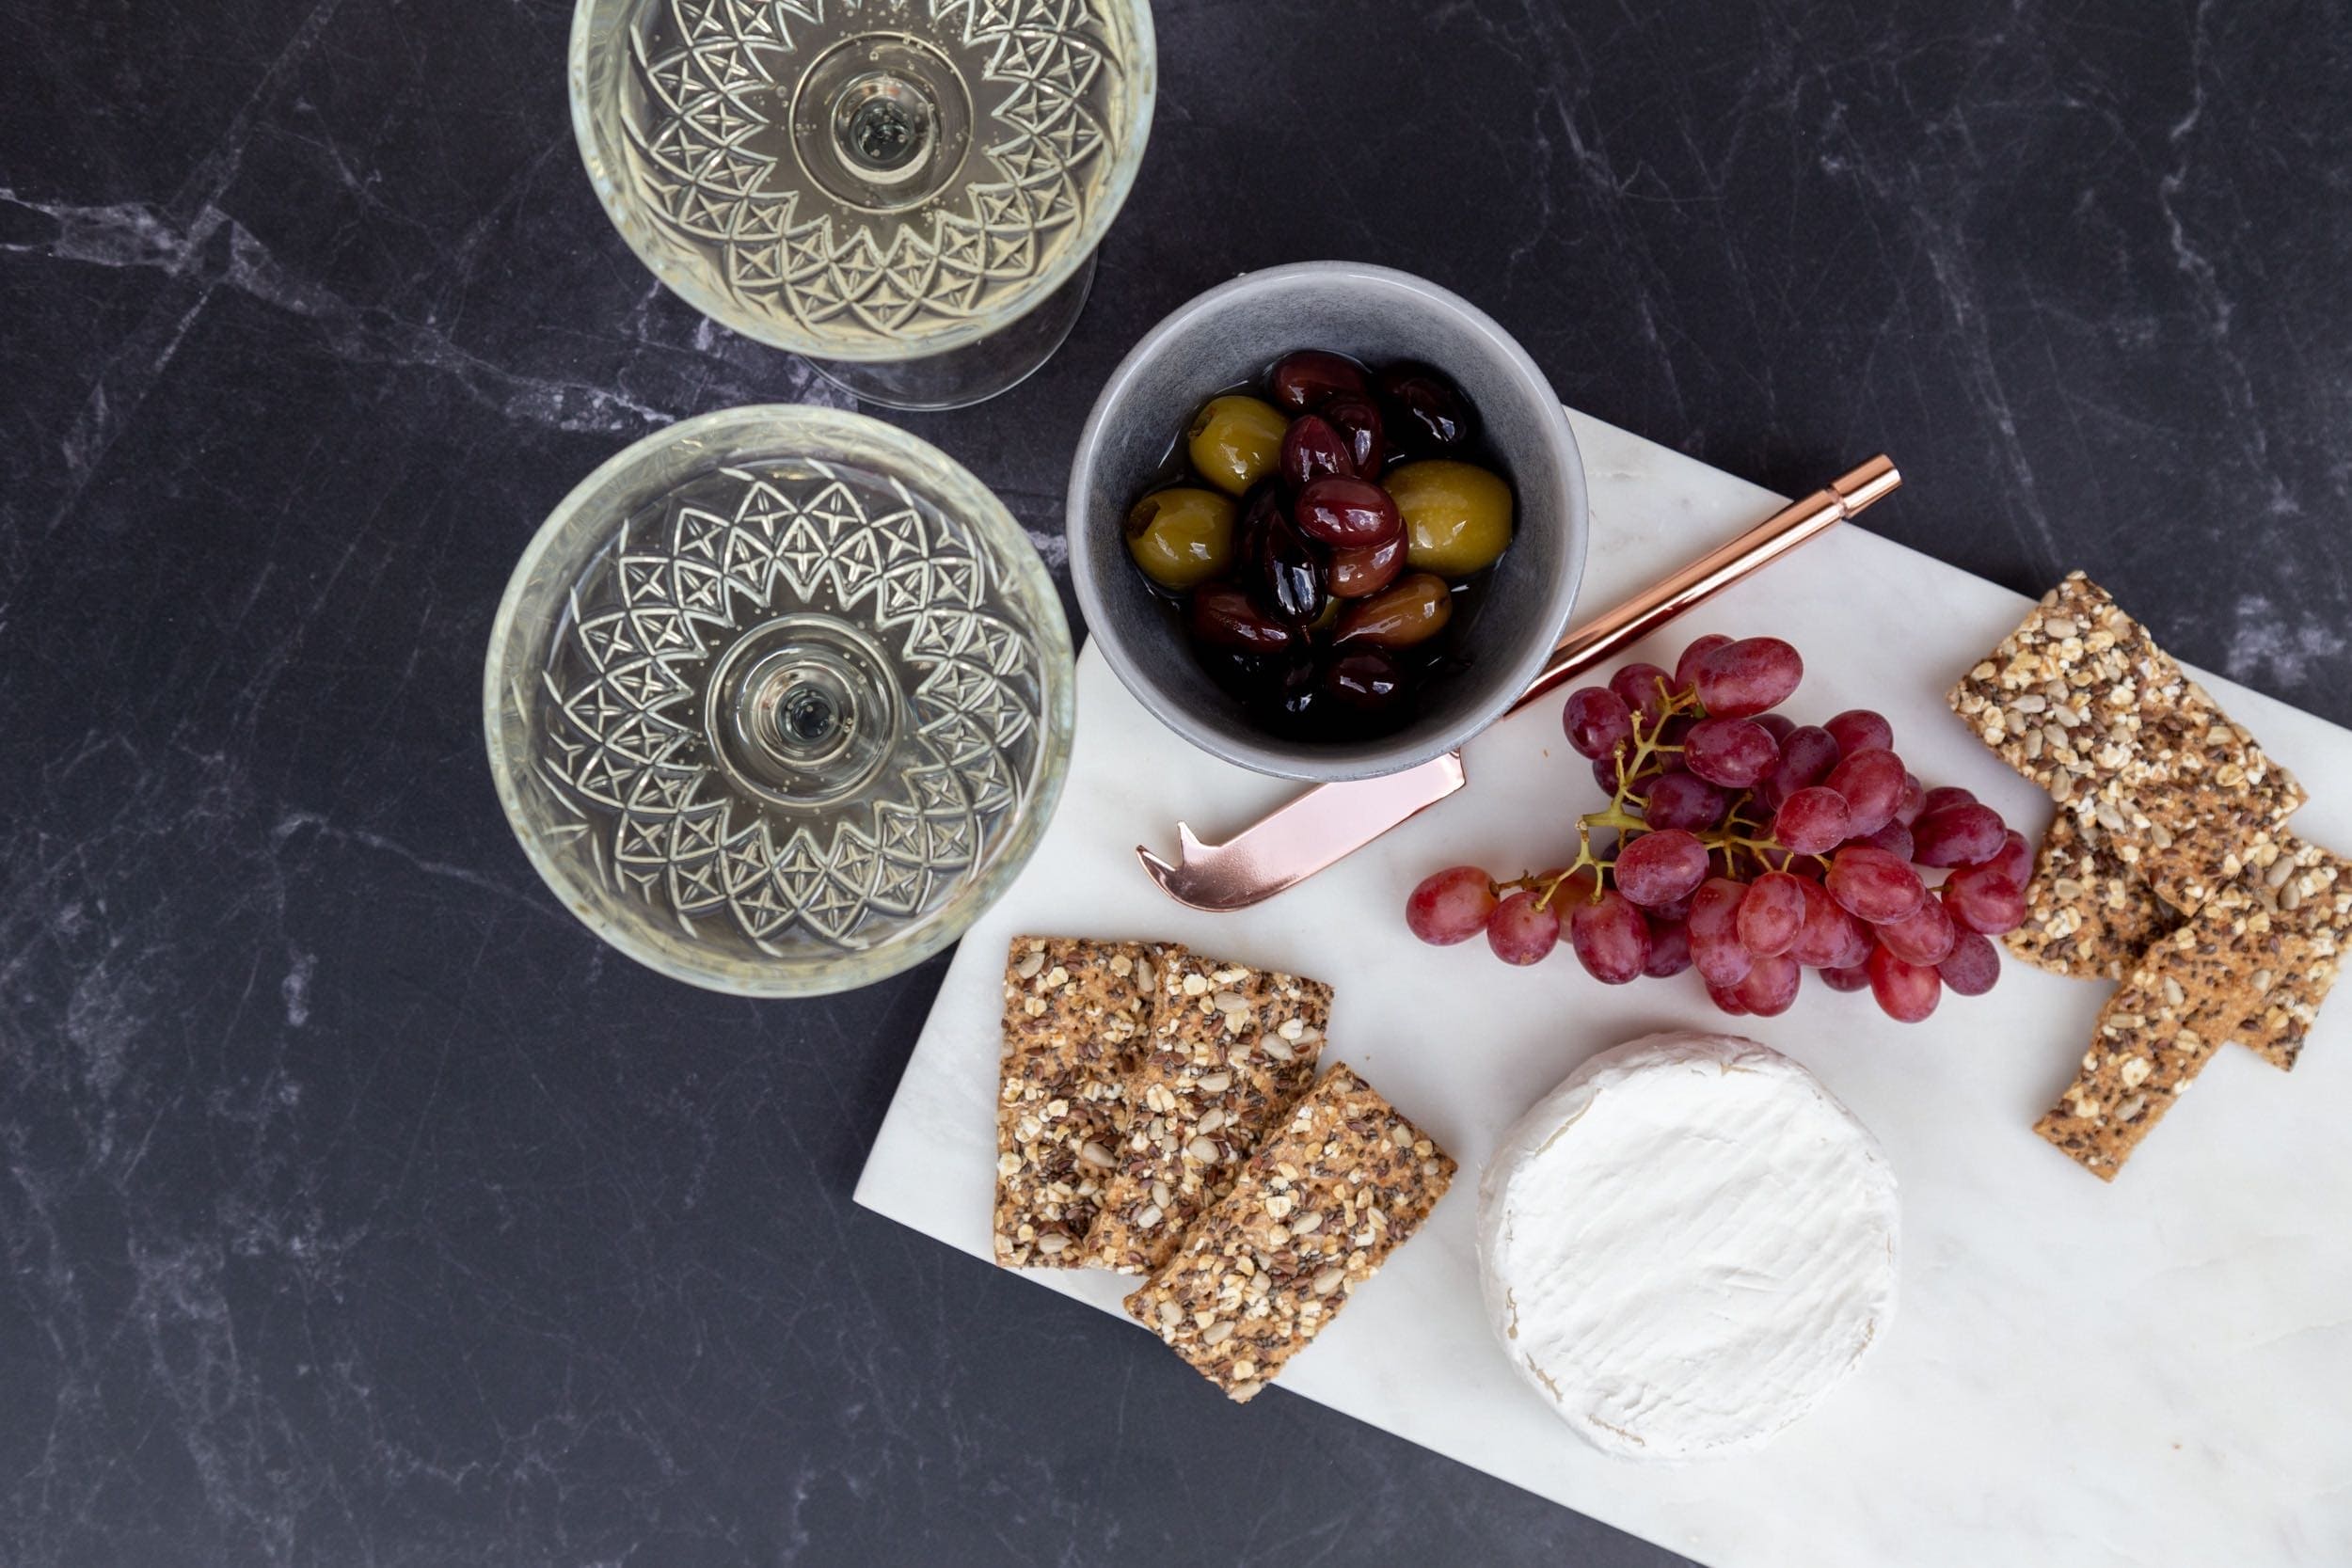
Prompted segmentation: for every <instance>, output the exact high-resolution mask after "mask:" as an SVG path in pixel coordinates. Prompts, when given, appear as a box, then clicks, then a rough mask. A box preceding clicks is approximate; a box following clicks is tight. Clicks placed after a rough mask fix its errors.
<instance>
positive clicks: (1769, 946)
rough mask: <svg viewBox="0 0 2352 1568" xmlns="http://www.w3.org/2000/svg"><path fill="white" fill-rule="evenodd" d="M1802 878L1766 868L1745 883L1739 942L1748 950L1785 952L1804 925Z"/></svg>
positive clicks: (1753, 951)
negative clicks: (1752, 879)
mask: <svg viewBox="0 0 2352 1568" xmlns="http://www.w3.org/2000/svg"><path fill="white" fill-rule="evenodd" d="M1804 889H1805V884H1804V879H1802V878H1799V877H1791V876H1790V875H1789V874H1788V872H1786V871H1767V872H1766V873H1764V875H1763V876H1761V877H1758V878H1757V879H1756V880H1755V881H1753V882H1751V883H1749V884H1748V893H1747V896H1746V897H1744V898H1742V899H1740V919H1739V925H1738V930H1739V933H1740V943H1741V944H1742V945H1743V946H1745V947H1746V948H1747V950H1748V951H1749V952H1751V953H1755V954H1758V955H1771V954H1775V953H1786V952H1788V945H1789V943H1791V942H1795V941H1796V940H1797V931H1798V929H1799V927H1803V926H1804Z"/></svg>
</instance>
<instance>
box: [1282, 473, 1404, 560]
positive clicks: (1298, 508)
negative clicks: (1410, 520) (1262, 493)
mask: <svg viewBox="0 0 2352 1568" xmlns="http://www.w3.org/2000/svg"><path fill="white" fill-rule="evenodd" d="M1291 515H1293V516H1294V517H1295V518H1296V519H1297V522H1298V530H1299V531H1300V532H1301V533H1304V534H1305V535H1306V536H1307V537H1308V538H1310V539H1313V540H1318V541H1320V542H1321V543H1323V544H1326V545H1335V546H1340V547H1342V548H1343V549H1359V548H1361V547H1362V546H1366V545H1377V544H1379V543H1380V542H1381V541H1383V540H1385V539H1390V538H1392V537H1394V536H1395V535H1397V534H1400V533H1402V532H1404V531H1405V515H1404V514H1403V513H1401V512H1399V511H1397V509H1396V502H1394V501H1392V500H1391V499H1389V493H1388V492H1387V491H1386V490H1383V489H1381V488H1380V486H1378V485H1377V484H1375V483H1372V481H1370V480H1368V479H1339V478H1331V479H1318V480H1316V481H1315V482H1314V483H1311V484H1310V485H1308V486H1307V487H1306V488H1305V489H1303V490H1301V491H1299V492H1298V499H1297V501H1296V502H1295V503H1294V504H1293V506H1292V508H1291Z"/></svg>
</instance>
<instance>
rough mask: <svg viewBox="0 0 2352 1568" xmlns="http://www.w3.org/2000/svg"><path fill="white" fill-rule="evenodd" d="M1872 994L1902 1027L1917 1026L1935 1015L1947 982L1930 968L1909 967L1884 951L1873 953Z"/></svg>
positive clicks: (1871, 962)
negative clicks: (1904, 1024) (1921, 1021)
mask: <svg viewBox="0 0 2352 1568" xmlns="http://www.w3.org/2000/svg"><path fill="white" fill-rule="evenodd" d="M1869 970H1870V994H1871V995H1873V996H1875V997H1877V998H1878V1003H1879V1006H1880V1007H1881V1008H1883V1010H1884V1011H1885V1013H1886V1016H1887V1017H1889V1018H1891V1019H1893V1020H1894V1021H1895V1022H1898V1023H1916V1022H1919V1021H1920V1020H1921V1019H1923V1018H1925V1017H1927V1016H1928V1015H1929V1014H1930V1013H1931V1012H1933V1011H1935V1004H1936V1003H1937V1002H1938V1001H1939V1000H1940V999H1941V998H1942V996H1943V994H1944V982H1943V979H1942V978H1941V977H1940V976H1939V975H1938V974H1936V972H1935V970H1934V969H1933V968H1931V966H1929V965H1927V964H1915V963H1906V962H1904V961H1903V960H1902V959H1901V958H1897V957H1896V956H1895V955H1894V954H1892V953H1890V952H1888V951H1887V950H1886V949H1885V948H1883V947H1877V948H1873V949H1871V951H1870V963H1869Z"/></svg>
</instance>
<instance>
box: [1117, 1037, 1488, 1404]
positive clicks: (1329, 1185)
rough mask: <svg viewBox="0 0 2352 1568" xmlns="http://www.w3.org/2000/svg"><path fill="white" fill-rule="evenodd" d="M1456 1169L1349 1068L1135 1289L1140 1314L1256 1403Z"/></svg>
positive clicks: (1232, 1393) (1280, 1131) (1289, 1122)
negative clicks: (1287, 1363)
mask: <svg viewBox="0 0 2352 1568" xmlns="http://www.w3.org/2000/svg"><path fill="white" fill-rule="evenodd" d="M1452 1180H1454V1160H1453V1157H1452V1156H1450V1155H1448V1154H1447V1153H1446V1151H1445V1150H1444V1149H1442V1148H1438V1146H1437V1144H1436V1143H1435V1142H1434V1141H1432V1140H1431V1139H1430V1137H1429V1136H1428V1135H1427V1134H1426V1133H1424V1132H1422V1131H1421V1130H1420V1129H1419V1128H1417V1127H1415V1126H1414V1125H1413V1124H1412V1123H1411V1122H1409V1121H1407V1120H1406V1119H1405V1117H1402V1116H1400V1115H1399V1114H1398V1113H1397V1110H1396V1108H1395V1107H1394V1106H1392V1105H1391V1104H1390V1103H1389V1102H1388V1101H1386V1100H1384V1099H1382V1098H1381V1096H1380V1094H1379V1092H1378V1091H1377V1090H1375V1089H1374V1088H1373V1087H1372V1086H1371V1085H1368V1084H1366V1083H1365V1082H1364V1081H1363V1080H1362V1079H1361V1078H1359V1077H1358V1076H1357V1075H1356V1074H1355V1073H1354V1072H1352V1071H1351V1070H1349V1069H1348V1068H1347V1066H1346V1064H1344V1063H1342V1064H1339V1065H1337V1066H1335V1067H1333V1068H1332V1069H1331V1070H1330V1072H1329V1073H1327V1075H1326V1076H1325V1077H1324V1080H1323V1082H1322V1083H1320V1084H1317V1085H1315V1086H1314V1087H1313V1089H1311V1091H1310V1092H1309V1093H1308V1094H1307V1095H1306V1096H1305V1097H1304V1098H1303V1099H1301V1100H1299V1101H1298V1102H1297V1103H1296V1104H1295V1106H1293V1107H1292V1110H1291V1113H1290V1115H1289V1116H1288V1117H1286V1118H1285V1119H1284V1120H1283V1121H1282V1123H1281V1125H1280V1126H1279V1127H1278V1128H1277V1129H1275V1130H1274V1131H1273V1132H1270V1133H1269V1134H1268V1135H1267V1136H1266V1137H1265V1139H1264V1140H1263V1142H1262V1143H1261V1144H1260V1145H1259V1147H1258V1151H1257V1152H1256V1153H1255V1154H1253V1155H1252V1156H1251V1157H1250V1159H1249V1162H1248V1165H1247V1167H1245V1168H1244V1169H1243V1170H1242V1172H1241V1174H1240V1177H1239V1179H1238V1180H1236V1181H1234V1182H1233V1184H1232V1190H1231V1191H1230V1192H1228V1193H1226V1194H1225V1196H1223V1197H1222V1198H1221V1199H1220V1200H1219V1201H1218V1202H1217V1203H1216V1206H1215V1207H1214V1208H1212V1209H1210V1210H1209V1211H1208V1212H1206V1213H1204V1214H1202V1215H1201V1216H1200V1221H1199V1223H1197V1224H1196V1225H1194V1226H1193V1227H1192V1228H1191V1229H1190V1230H1189V1231H1187V1232H1186V1233H1185V1235H1184V1242H1183V1245H1182V1247H1181V1248H1180V1249H1179V1250H1177V1251H1176V1252H1175V1254H1174V1255H1173V1256H1172V1257H1170V1258H1168V1259H1167V1260H1166V1261H1165V1262H1164V1263H1163V1264H1162V1265H1161V1266H1160V1267H1159V1269H1158V1271H1157V1272H1156V1273H1155V1274H1153V1275H1152V1279H1151V1281H1150V1283H1148V1284H1146V1285H1145V1286H1144V1287H1143V1288H1142V1289H1141V1290H1139V1291H1136V1293H1135V1294H1134V1295H1132V1296H1129V1297H1128V1298H1127V1311H1128V1314H1129V1315H1130V1316H1131V1317H1133V1318H1134V1319H1135V1320H1136V1322H1137V1323H1142V1324H1144V1325H1145V1326H1146V1327H1148V1328H1151V1329H1153V1330H1155V1331H1156V1332H1157V1333H1158V1334H1159V1336H1160V1338H1161V1339H1162V1340H1164V1341H1165V1342H1166V1343H1168V1345H1169V1346H1171V1347H1173V1348H1174V1350H1175V1351H1176V1354H1179V1355H1181V1356H1183V1357H1184V1359H1185V1360H1186V1361H1187V1362H1189V1363H1190V1364H1191V1365H1192V1367H1193V1368H1194V1369H1195V1370H1198V1371H1199V1372H1200V1375H1201V1376H1203V1377H1205V1378H1207V1379H1209V1380H1210V1381H1211V1382H1213V1383H1215V1384H1216V1386H1218V1387H1220V1388H1222V1389H1224V1390H1225V1392H1226V1395H1227V1397H1228V1398H1230V1399H1232V1400H1234V1401H1236V1402H1246V1401H1248V1400H1249V1399H1251V1398H1253V1397H1254V1396H1256V1395H1257V1394H1258V1393H1259V1392H1260V1391H1262V1390H1263V1388H1264V1387H1265V1386H1266V1384H1267V1383H1269V1382H1270V1381H1272V1380H1273V1378H1274V1377H1275V1375H1276V1374H1277V1373H1279V1371H1280V1370H1282V1367H1283V1364H1284V1363H1285V1362H1287V1361H1289V1360H1290V1358H1291V1357H1292V1356H1294V1355H1295V1354H1298V1352H1299V1351H1301V1350H1303V1349H1305V1348H1306V1346H1307V1345H1308V1343H1309V1342H1310V1341H1311V1340H1312V1339H1313V1338H1314V1337H1315V1335H1316V1334H1317V1333H1319V1332H1320V1331H1321V1330H1322V1328H1323V1326H1324V1325H1325V1324H1326V1323H1329V1322H1330V1321H1331V1320H1332V1319H1333V1318H1335V1317H1337V1316H1338V1315H1339V1313H1340V1310H1341V1308H1342V1307H1345V1306H1346V1305H1347V1301H1348V1298H1349V1296H1350V1295H1351V1294H1352V1293H1353V1292H1354V1291H1356V1289H1357V1288H1358V1287H1359V1286H1360V1285H1362V1284H1363V1282H1364V1281H1365V1280H1367V1279H1370V1278H1371V1277H1372V1275H1374V1273H1375V1271H1377V1270H1378V1269H1379V1267H1380V1265H1381V1263H1382V1262H1383V1261H1385V1260H1386V1259H1387V1258H1388V1256H1389V1254H1390V1253H1391V1252H1393V1251H1394V1250H1395V1249H1396V1248H1397V1247H1399V1246H1401V1245H1403V1244H1404V1243H1405V1242H1406V1239H1407V1238H1408V1237H1410V1236H1411V1235H1412V1234H1413V1232H1414V1231H1415V1230H1416V1229H1418V1228H1419V1227H1420V1226H1421V1223H1422V1221H1423V1220H1425V1219H1427V1218H1428V1217H1429V1212H1430V1211H1431V1210H1432V1209H1434V1208H1436V1207H1437V1203H1438V1198H1440V1197H1442V1196H1444V1195H1445V1190H1446V1187H1447V1184H1448V1183H1450V1182H1451V1181H1452Z"/></svg>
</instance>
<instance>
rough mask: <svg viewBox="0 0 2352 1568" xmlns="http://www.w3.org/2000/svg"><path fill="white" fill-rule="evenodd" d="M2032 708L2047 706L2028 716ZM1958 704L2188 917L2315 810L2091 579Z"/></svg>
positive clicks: (2019, 635)
mask: <svg viewBox="0 0 2352 1568" xmlns="http://www.w3.org/2000/svg"><path fill="white" fill-rule="evenodd" d="M2029 698H2040V699H2042V701H2041V702H2039V703H2038V704H2036V705H2035V706H2034V707H2033V708H2032V709H2031V710H2028V709H2027V708H2026V706H2025V703H2026V700H2027V699H2029ZM1949 701H1950V703H1951V705H1952V711H1953V712H1955V713H1957V714H1959V715H1960V717H1961V719H1962V720H1963V721H1964V722H1966V723H1967V725H1968V726H1969V728H1971V729H1972V730H1974V731H1976V733H1977V735H1978V736H1979V738H1980V739H1982V740H1983V741H1984V743H1985V744H1986V745H1987V746H1990V747H1991V748H1992V749H1993V750H1994V752H1997V753H1999V755H2000V756H2001V758H2002V760H2004V761H2005V762H2007V763H2008V764H2009V765H2010V767H2011V768H2015V769H2017V771H2018V772H2020V773H2022V774H2024V775H2025V776H2026V778H2028V779H2031V780H2032V781H2033V782H2034V783H2036V784H2040V785H2041V786H2042V788H2044V789H2046V790H2048V791H2049V792H2050V794H2051V797H2052V798H2053V799H2054V800H2057V801H2058V805H2059V806H2060V807H2061V808H2063V809H2064V810H2066V811H2069V812H2071V813H2073V814H2074V816H2076V817H2078V818H2087V819H2089V820H2090V821H2091V822H2095V823H2096V824H2098V825H2099V826H2101V827H2103V828H2105V829H2106V834H2107V838H2108V842H2109V844H2110V846H2111V847H2112V848H2113V850H2114V852H2115V854H2116V855H2117V857H2118V858H2119V859H2121V860H2122V863H2124V864H2126V865H2129V866H2132V867H2134V868H2136V869H2137V871H2138V872H2139V873H2140V875H2141V876H2143V877H2144V878H2145V879H2147V881H2148V882H2149V884H2150V885H2151V886H2152V887H2153V888H2154V889H2155V891H2156V893H2157V894H2158V895H2159V896H2161V897H2162V898H2163V899H2164V900H2165V901H2166V902H2167V903H2169V904H2170V905H2172V906H2173V907H2174V908H2175V909H2177V910H2181V911H2193V910H2195V909H2196V908H2197V907H2198V905H2199V904H2200V903H2201V902H2202V901H2203V899H2204V898H2205V896H2206V895H2208V894H2209V893H2210V892H2211V891H2212V890H2213V889H2215V888H2217V887H2218V886H2220V885H2221V884H2223V883H2225V882H2228V881H2231V880H2233V879H2235V878H2236V877H2238V876H2239V875H2240V874H2241V872H2242V871H2243V869H2244V867H2245V865H2246V864H2247V863H2249V861H2250V858H2251V856H2252V854H2253V852H2254V851H2255V850H2256V849H2258V848H2259V847H2261V846H2262V845H2264V844H2265V842H2267V841H2269V840H2270V839H2272V838H2273V837H2274V836H2275V835H2276V834H2277V833H2278V832H2280V826H2281V824H2283V823H2284V822H2285V821H2286V819H2287V817H2288V816H2291V815H2292V814H2293V813H2294V812H2295V810H2296V808H2297V807H2298V806H2300V805H2301V804H2302V803H2303V800H2304V795H2303V790H2302V786H2301V785H2299V784H2296V782H2295V778H2294V776H2293V775H2292V774H2290V773H2289V772H2288V771H2287V770H2286V769H2285V768H2281V767H2280V766H2279V765H2278V764H2277V763H2276V762H2273V761H2272V760H2271V758H2270V756H2269V755H2268V753H2266V752H2264V750H2263V749H2262V747H2261V746H2260V745H2259V744H2258V743H2257V742H2256V741H2255V739H2254V737H2253V736H2250V735H2249V734H2248V733H2247V732H2246V731H2245V730H2244V729H2242V728H2240V727H2239V726H2237V725H2236V724H2233V723H2232V722H2231V721H2230V719H2229V716H2228V715H2226V714H2224V713H2223V712H2222V711H2221V709H2220V707H2219V706H2218V705H2217V704H2216V703H2215V702H2214V700H2213V698H2212V697H2211V696H2209V695H2208V694H2207V693H2206V692H2205V691H2204V689H2202V688H2201V687H2199V686H2198V685H2197V683H2196V682H2194V681H2192V680H2190V679H2189V678H2188V676H2187V675H2186V673H2184V672H2183V671H2182V669H2181V667H2180V665H2179V664H2178V663H2177V662H2175V661H2174V660H2173V658H2172V657H2171V656H2170V655H2169V654H2167V653H2166V652H2165V651H2164V650H2163V649H2162V648H2159V647H2158V646H2156V643H2155V640H2154V639H2153V637H2151V636H2150V635H2149V633H2148V629H2147V628H2146V627H2145V626H2141V625H2140V624H2139V623H2138V622H2137V621H2135V620H2133V619H2132V618H2131V617H2130V616H2129V615H2126V614H2125V613H2123V611H2122V610H2121V609H2120V608H2118V607H2117V605H2116V603H2115V600H2114V599H2113V598H2112V597H2110V596H2109V595H2108V594H2107V593H2106V590H2105V589H2103V588H2100V587H2099V586H2098V585H2097V584H2096V583H2093V582H2091V581H2090V579H2089V578H2086V577H2084V576H2083V574H2082V573H2080V572H2075V573H2072V574H2070V575H2069V576H2068V577H2067V578H2066V579H2065V580H2064V581H2063V582H2060V583H2059V584H2058V586H2057V587H2056V588H2053V589H2052V590H2050V592H2049V593H2048V594H2045V595H2044V596H2043V597H2042V602H2041V603H2040V604H2039V605H2037V606H2036V607H2035V608H2034V609H2033V610H2031V611H2030V612H2028V613H2027V614H2026V618H2025V620H2024V621H2023V622H2022V623H2021V624H2020V625H2019V626H2018V627H2017V629H2016V630H2015V631H2014V632H2011V633H2010V635H2009V637H2007V638H2006V639H2004V640H2003V641H2002V642H2001V644H2000V645H1999V646H1998V647H1996V648H1994V650H1993V653H1992V655H1991V656H1990V657H1987V658H1985V659H1984V660H1982V661H1981V662H1979V664H1977V665H1976V666H1975V667H1974V668H1973V669H1971V670H1970V671H1969V672H1968V673H1967V674H1966V675H1964V676H1963V677H1962V679H1961V681H1960V684H1959V685H1958V686H1956V687H1954V688H1953V689H1952V691H1951V694H1950V698H1949ZM2029 735H2030V736H2036V737H2038V741H2039V743H2038V744H2035V745H2028V743H2027V740H2026V737H2027V736H2029Z"/></svg>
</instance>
